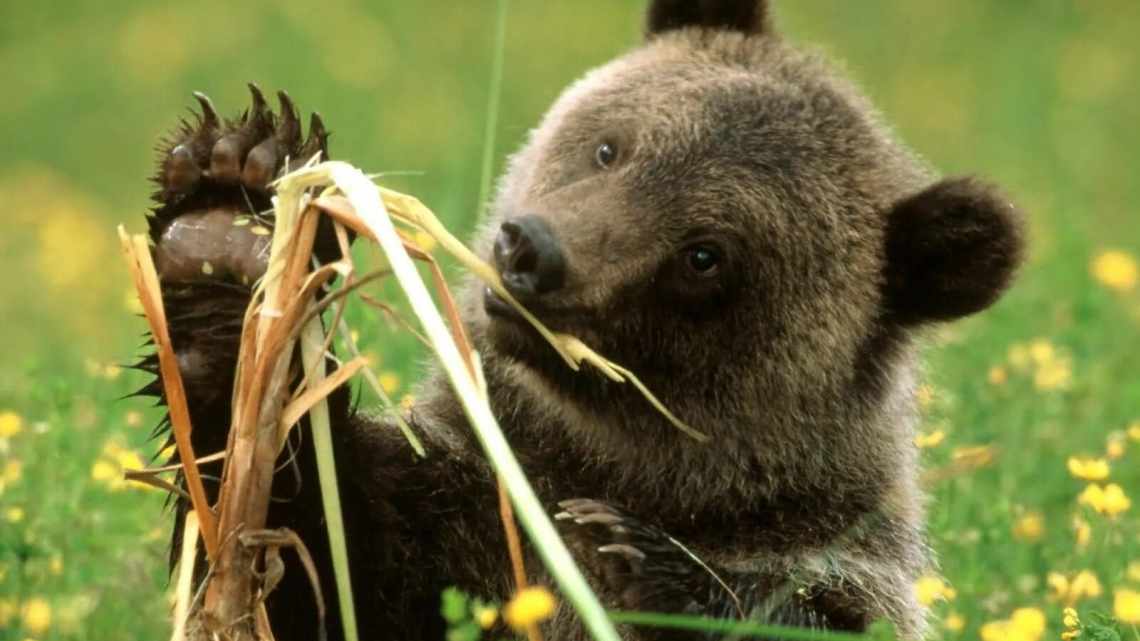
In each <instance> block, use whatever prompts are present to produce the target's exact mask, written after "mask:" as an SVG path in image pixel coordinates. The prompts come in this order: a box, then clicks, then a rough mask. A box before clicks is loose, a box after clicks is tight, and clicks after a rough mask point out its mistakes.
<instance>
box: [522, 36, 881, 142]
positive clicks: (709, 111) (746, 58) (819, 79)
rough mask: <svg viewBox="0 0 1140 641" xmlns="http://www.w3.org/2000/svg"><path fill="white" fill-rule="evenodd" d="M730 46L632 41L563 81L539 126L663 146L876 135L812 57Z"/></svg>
mask: <svg viewBox="0 0 1140 641" xmlns="http://www.w3.org/2000/svg"><path fill="white" fill-rule="evenodd" d="M738 49H740V48H739V47H737V49H731V51H730V53H724V52H721V53H720V54H719V55H718V53H717V52H716V51H713V52H710V51H708V50H707V48H704V47H699V48H698V47H693V46H690V45H688V44H686V43H685V41H683V40H682V41H681V43H677V42H671V44H668V45H666V44H657V43H653V44H650V45H648V46H644V47H641V48H639V49H637V50H634V51H632V52H630V53H629V54H626V55H625V56H622V57H620V58H617V59H616V60H614V61H612V62H610V63H609V64H606V65H604V66H602V67H599V68H597V69H594V70H593V71H591V72H589V73H588V74H586V75H585V76H584V77H583V78H581V79H580V80H579V81H577V82H576V83H574V84H573V85H571V86H570V87H569V88H568V89H567V90H566V91H565V92H564V93H563V94H562V96H561V97H560V98H559V99H558V101H557V102H556V103H555V105H554V106H553V108H552V109H551V110H550V112H549V113H548V114H547V117H546V119H545V121H544V123H543V126H542V127H541V128H540V131H542V132H544V133H545V134H547V135H548V136H549V137H551V138H553V139H555V140H558V141H559V142H562V140H561V138H563V137H566V136H570V137H575V136H582V135H585V134H587V133H588V132H590V131H591V130H592V129H597V128H604V127H623V128H626V129H630V130H633V131H634V132H635V133H636V136H637V138H638V139H639V141H641V142H642V143H656V144H659V145H664V146H668V147H675V146H677V145H686V144H687V143H701V144H708V143H713V142H716V141H717V140H722V139H725V138H726V137H730V138H733V139H735V140H737V141H738V142H742V143H745V142H755V143H757V144H761V143H763V142H764V141H765V139H767V141H768V142H777V143H781V144H790V143H794V142H798V143H802V142H805V141H807V142H811V143H812V144H813V145H816V146H818V147H823V148H825V147H829V146H842V147H850V146H851V145H850V143H852V142H860V143H863V146H864V147H867V146H872V147H874V146H877V145H878V143H879V142H880V141H881V136H877V135H876V131H875V129H876V125H875V123H874V122H873V121H872V120H870V119H869V118H868V114H869V113H872V110H870V109H868V105H866V104H865V99H863V98H862V96H860V95H859V94H858V93H857V92H855V91H854V90H853V88H851V87H850V85H849V84H848V83H846V82H845V81H843V80H842V79H839V78H836V77H835V76H834V75H833V74H831V72H830V71H829V70H828V69H827V68H826V67H825V66H824V65H823V64H822V63H821V62H820V61H818V60H817V59H815V58H814V57H811V56H805V55H802V54H798V53H794V52H793V53H783V52H782V50H770V49H768V48H763V47H758V48H755V50H754V49H744V50H743V51H744V53H741V51H740V50H738ZM773 137H775V138H776V140H773ZM861 138H862V139H863V140H860V139H861ZM750 139H751V140H750Z"/></svg>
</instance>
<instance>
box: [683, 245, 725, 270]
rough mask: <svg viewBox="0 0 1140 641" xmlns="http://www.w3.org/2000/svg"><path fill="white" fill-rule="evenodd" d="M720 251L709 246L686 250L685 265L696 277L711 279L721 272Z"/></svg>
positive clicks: (696, 246) (697, 246)
mask: <svg viewBox="0 0 1140 641" xmlns="http://www.w3.org/2000/svg"><path fill="white" fill-rule="evenodd" d="M720 261H721V256H720V251H719V250H717V248H715V247H710V246H708V245H695V246H693V247H689V248H687V249H686V250H685V264H686V265H687V266H688V267H689V269H690V270H691V271H692V273H693V274H694V275H695V276H699V277H701V278H710V277H712V276H715V275H716V273H717V272H718V271H719V270H720Z"/></svg>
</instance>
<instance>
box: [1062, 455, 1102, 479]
mask: <svg viewBox="0 0 1140 641" xmlns="http://www.w3.org/2000/svg"><path fill="white" fill-rule="evenodd" d="M1068 466H1069V474H1072V475H1073V476H1075V477H1077V478H1079V479H1082V480H1085V481H1103V480H1104V479H1106V478H1108V461H1106V460H1104V459H1091V458H1078V457H1076V456H1070V457H1069V461H1068Z"/></svg>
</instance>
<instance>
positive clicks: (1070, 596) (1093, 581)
mask: <svg viewBox="0 0 1140 641" xmlns="http://www.w3.org/2000/svg"><path fill="white" fill-rule="evenodd" d="M1045 582H1046V583H1047V584H1048V585H1049V588H1050V589H1051V590H1052V594H1050V595H1049V596H1050V598H1052V599H1054V600H1057V601H1061V602H1062V603H1065V604H1066V605H1069V606H1071V605H1073V604H1075V603H1076V602H1078V601H1081V600H1084V599H1095V598H1096V597H1098V596H1100V595H1101V592H1102V590H1101V587H1100V580H1098V579H1097V578H1096V575H1095V574H1093V573H1092V572H1090V571H1088V570H1081V571H1080V572H1077V573H1076V574H1075V575H1073V577H1072V578H1069V577H1067V576H1065V575H1064V574H1061V573H1060V572H1050V573H1049V574H1048V575H1046V576H1045Z"/></svg>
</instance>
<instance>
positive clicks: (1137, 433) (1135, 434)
mask: <svg viewBox="0 0 1140 641" xmlns="http://www.w3.org/2000/svg"><path fill="white" fill-rule="evenodd" d="M0 436H3V434H0ZM1128 438H1130V439H1132V440H1133V441H1137V442H1140V421H1134V422H1133V423H1132V424H1131V425H1129V426H1128Z"/></svg>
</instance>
